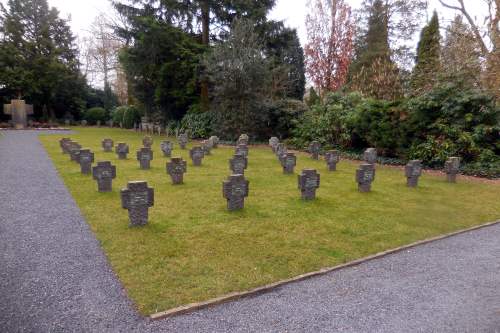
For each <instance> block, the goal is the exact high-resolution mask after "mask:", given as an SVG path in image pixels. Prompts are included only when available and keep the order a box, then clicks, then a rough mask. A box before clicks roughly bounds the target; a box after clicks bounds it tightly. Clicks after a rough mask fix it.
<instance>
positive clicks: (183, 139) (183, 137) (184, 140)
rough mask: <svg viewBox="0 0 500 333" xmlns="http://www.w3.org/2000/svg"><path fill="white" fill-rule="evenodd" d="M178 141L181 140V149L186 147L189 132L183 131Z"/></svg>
mask: <svg viewBox="0 0 500 333" xmlns="http://www.w3.org/2000/svg"><path fill="white" fill-rule="evenodd" d="M177 141H179V146H180V147H181V149H186V145H187V144H188V141H189V139H188V136H187V133H181V134H179V135H178V136H177Z"/></svg>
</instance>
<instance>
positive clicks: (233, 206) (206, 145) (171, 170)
mask: <svg viewBox="0 0 500 333" xmlns="http://www.w3.org/2000/svg"><path fill="white" fill-rule="evenodd" d="M178 142H179V146H180V147H181V149H185V148H186V145H187V143H188V137H187V135H186V134H180V135H179V136H178ZM218 143H219V139H218V138H217V137H216V136H212V137H211V138H210V139H208V140H205V141H203V142H202V145H201V146H196V147H193V148H192V149H191V150H190V153H189V154H190V157H191V159H192V161H193V165H194V166H200V165H201V161H202V160H203V158H204V157H205V156H206V155H210V154H211V149H213V148H217V146H218ZM143 145H144V147H143V148H141V149H140V150H138V151H137V160H138V161H139V163H140V167H141V169H149V168H150V161H151V160H152V159H153V151H152V150H151V147H152V145H153V139H152V138H151V137H148V136H147V137H145V138H144V139H143ZM269 145H270V147H271V149H272V150H273V152H274V153H275V154H276V156H277V157H278V160H279V161H280V163H281V166H282V167H283V173H285V174H291V173H292V174H293V173H294V168H295V166H296V163H297V157H296V156H295V154H294V153H292V152H288V150H287V148H286V145H285V144H284V143H280V142H279V139H278V138H276V137H272V138H271V139H270V140H269ZM60 146H61V149H62V151H63V153H65V154H69V155H70V157H71V160H72V161H75V162H77V163H79V164H80V167H81V172H82V174H90V173H92V176H93V179H94V180H96V181H97V184H98V191H99V192H110V191H112V180H113V179H114V178H116V166H114V165H112V164H111V162H110V161H102V162H98V163H97V165H96V166H94V167H92V164H93V162H94V153H92V152H91V151H90V150H89V149H82V147H81V145H79V144H78V143H77V142H74V141H72V140H71V139H69V138H63V139H61V140H60ZM113 146H114V142H113V140H111V139H104V140H103V141H102V147H103V150H104V151H105V152H112V151H113ZM161 149H162V151H163V154H164V156H165V157H171V155H172V151H173V143H172V142H170V141H163V142H162V143H161ZM320 150H321V145H320V144H319V143H318V142H316V141H314V142H312V143H311V144H310V146H309V153H310V154H311V158H312V159H315V160H318V159H319V156H320ZM115 152H116V153H117V155H118V158H119V159H126V158H127V154H128V153H129V147H128V145H127V144H126V143H123V142H120V143H118V144H117V146H116V148H115ZM248 154H249V149H248V136H247V135H245V134H243V135H241V136H240V138H239V139H238V142H237V145H236V148H235V154H234V156H233V158H232V159H230V160H229V168H230V170H231V172H232V174H231V175H230V176H229V177H228V178H227V180H225V181H223V184H222V194H223V197H224V198H225V199H226V200H227V208H228V210H230V211H232V210H240V209H243V208H244V200H245V198H246V197H248V195H249V181H248V180H246V179H245V177H244V172H245V169H247V167H248ZM324 158H325V161H326V163H327V166H328V170H329V171H335V170H336V165H337V163H338V162H339V161H340V153H339V152H338V151H336V150H330V151H327V152H326V153H325V154H324ZM363 159H364V161H365V162H366V163H363V164H361V165H360V166H359V168H358V169H357V170H356V176H355V178H356V182H357V183H358V190H359V191H360V192H369V191H370V190H371V184H372V182H373V181H374V180H375V163H376V160H377V151H376V149H375V148H368V149H366V151H365V152H364V154H363ZM459 167H460V159H459V158H458V157H450V158H449V159H448V160H447V161H446V163H445V172H446V174H447V180H448V181H449V182H455V181H456V175H457V173H458V170H459ZM166 171H167V173H168V174H169V175H170V177H171V179H172V183H173V184H174V185H176V184H182V183H183V175H184V173H186V172H187V162H186V161H184V160H183V159H182V158H181V157H171V161H170V162H168V163H167V164H166ZM421 173H422V164H421V161H419V160H413V161H410V162H408V164H407V165H406V167H405V175H406V178H407V186H409V187H415V186H417V184H418V178H419V177H420V175H421ZM319 186H320V174H319V173H318V172H317V171H316V170H315V169H304V170H302V172H301V174H300V175H298V188H299V190H300V192H301V197H302V199H304V200H312V199H314V198H315V197H316V190H317V189H318V188H319ZM120 193H121V200H122V207H123V208H124V209H127V210H128V211H129V219H130V225H131V226H135V225H144V224H146V223H147V220H148V208H149V207H151V206H152V205H153V204H154V191H153V189H152V188H149V187H148V186H147V182H145V181H132V182H128V184H127V188H125V189H122V190H121V192H120Z"/></svg>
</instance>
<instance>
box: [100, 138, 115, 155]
mask: <svg viewBox="0 0 500 333" xmlns="http://www.w3.org/2000/svg"><path fill="white" fill-rule="evenodd" d="M113 147H114V142H113V140H111V139H104V140H102V149H103V150H104V151H105V152H106V153H112V152H113Z"/></svg>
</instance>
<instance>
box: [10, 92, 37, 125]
mask: <svg viewBox="0 0 500 333" xmlns="http://www.w3.org/2000/svg"><path fill="white" fill-rule="evenodd" d="M3 112H4V113H5V114H6V115H10V116H11V117H12V123H13V125H14V128H15V129H25V128H26V127H27V126H28V116H29V115H32V114H33V105H30V104H26V101H24V100H22V99H13V100H11V101H10V104H4V106H3Z"/></svg>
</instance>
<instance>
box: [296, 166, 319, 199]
mask: <svg viewBox="0 0 500 333" xmlns="http://www.w3.org/2000/svg"><path fill="white" fill-rule="evenodd" d="M298 183H299V190H300V192H301V194H302V199H303V200H313V199H315V198H316V190H317V189H318V188H319V183H320V175H319V173H318V172H317V171H316V170H314V169H304V170H302V173H301V174H300V175H299V176H298Z"/></svg>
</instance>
